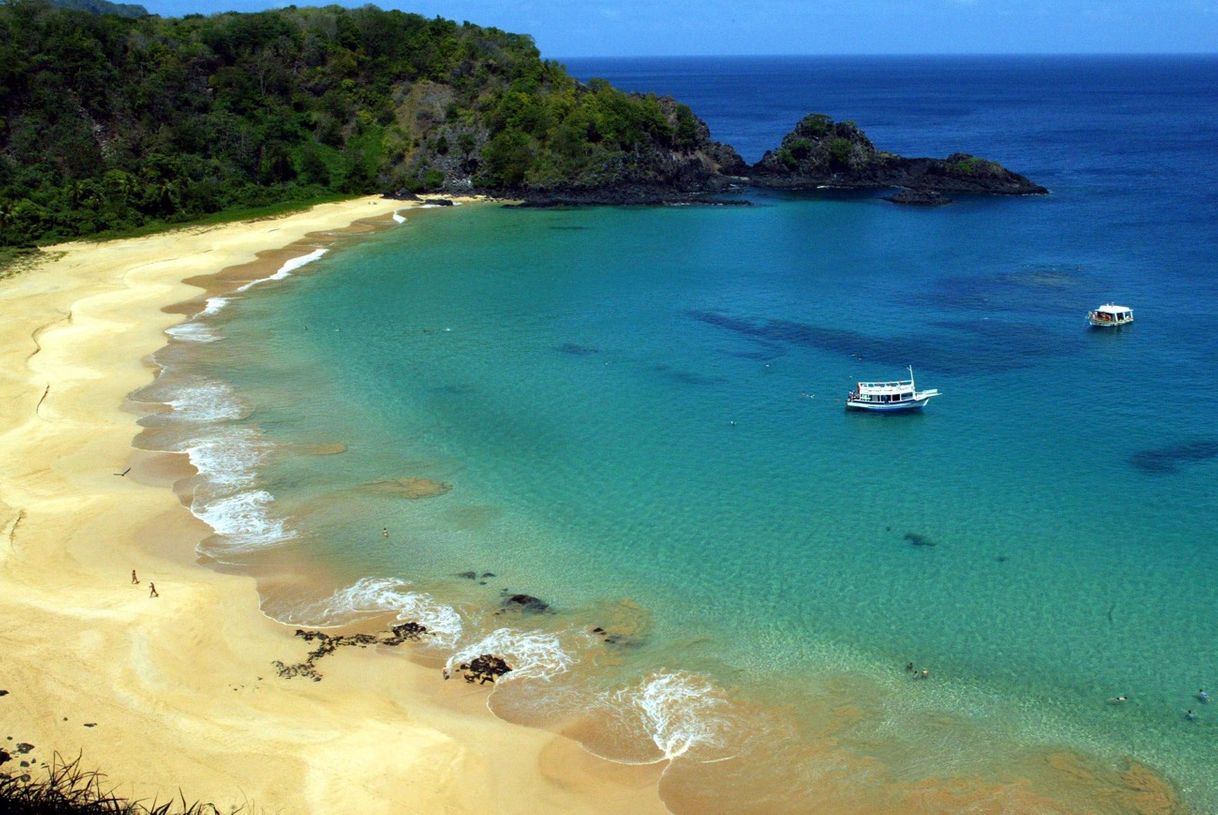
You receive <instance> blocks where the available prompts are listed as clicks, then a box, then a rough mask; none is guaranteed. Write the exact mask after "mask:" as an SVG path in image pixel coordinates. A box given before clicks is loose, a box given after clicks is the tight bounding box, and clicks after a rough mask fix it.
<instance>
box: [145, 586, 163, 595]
mask: <svg viewBox="0 0 1218 815" xmlns="http://www.w3.org/2000/svg"><path fill="white" fill-rule="evenodd" d="M148 588H149V589H151V591H149V592H148V596H149V597H160V596H161V595H160V594H158V593H157V590H156V583H149V584H148Z"/></svg>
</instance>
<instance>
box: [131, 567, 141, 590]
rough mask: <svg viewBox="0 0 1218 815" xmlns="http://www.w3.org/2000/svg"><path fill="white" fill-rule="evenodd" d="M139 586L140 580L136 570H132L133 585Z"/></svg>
mask: <svg viewBox="0 0 1218 815" xmlns="http://www.w3.org/2000/svg"><path fill="white" fill-rule="evenodd" d="M139 584H140V579H139V578H138V577H136V576H135V569H132V570H131V585H133V586H138V585H139Z"/></svg>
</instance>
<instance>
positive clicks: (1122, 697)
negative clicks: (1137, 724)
mask: <svg viewBox="0 0 1218 815" xmlns="http://www.w3.org/2000/svg"><path fill="white" fill-rule="evenodd" d="M1128 701H1129V697H1128V696H1125V695H1124V694H1122V695H1120V696H1114V697H1112V698H1111V699H1109V700H1108V704H1110V705H1119V704H1122V703H1124V702H1128Z"/></svg>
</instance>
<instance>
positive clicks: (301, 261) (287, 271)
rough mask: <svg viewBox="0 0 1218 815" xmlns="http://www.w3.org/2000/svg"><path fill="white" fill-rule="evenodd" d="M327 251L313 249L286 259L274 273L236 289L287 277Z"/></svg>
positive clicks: (243, 289)
mask: <svg viewBox="0 0 1218 815" xmlns="http://www.w3.org/2000/svg"><path fill="white" fill-rule="evenodd" d="M327 251H328V250H327V249H324V248H322V249H314V250H313V251H312V252H310V253H309V254H307V255H301V256H300V257H298V258H292V259H291V260H289V261H287V262H286V263H284V264H283V265H282V266H280V267H279V268H278V269H276V270H275V273H274V274H272V275H267V276H266V277H260V278H258V279H257V280H251V281H250V282H248V283H246V284H244V285H242V286H238V287H237V291H249V290H250V289H252V288H253V287H254V286H257V285H258V284H259V283H267V282H269V281H271V280H283V279H284V278H285V277H288V276H289V275H291V274H292V272H294V271H296V270H297V269H299V268H300V267H301V266H305V265H307V264H309V263H312V262H313V261H315V260H318V259H320V258H321V256H322V255H324V254H325V253H326V252H327Z"/></svg>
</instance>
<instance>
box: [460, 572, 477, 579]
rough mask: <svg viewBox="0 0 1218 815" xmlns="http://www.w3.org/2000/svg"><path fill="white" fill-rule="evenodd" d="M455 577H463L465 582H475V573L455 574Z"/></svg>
mask: <svg viewBox="0 0 1218 815" xmlns="http://www.w3.org/2000/svg"><path fill="white" fill-rule="evenodd" d="M457 577H464V578H465V579H466V580H477V579H478V573H477V572H457Z"/></svg>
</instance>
